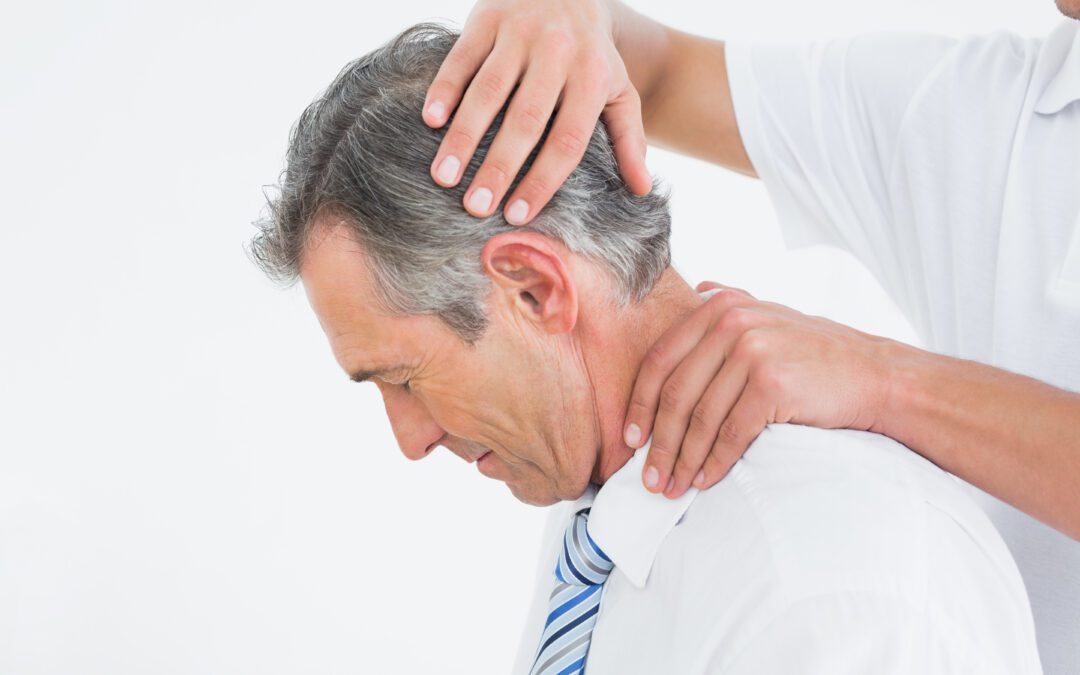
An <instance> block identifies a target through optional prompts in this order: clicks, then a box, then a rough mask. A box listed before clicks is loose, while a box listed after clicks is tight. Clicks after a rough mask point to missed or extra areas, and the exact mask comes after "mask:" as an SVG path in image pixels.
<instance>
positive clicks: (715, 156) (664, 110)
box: [612, 3, 756, 176]
mask: <svg viewBox="0 0 1080 675" xmlns="http://www.w3.org/2000/svg"><path fill="white" fill-rule="evenodd" d="M612 16H613V17H614V36H615V46H616V48H617V49H618V50H619V54H620V55H621V56H622V59H623V62H624V63H625V64H626V70H627V73H629V75H630V81H631V82H632V83H633V84H634V87H635V88H636V89H637V90H638V94H639V95H640V96H641V112H642V117H643V118H644V121H645V134H646V136H647V138H648V141H649V143H650V144H652V145H656V146H658V147H662V148H667V149H670V150H674V151H675V152H679V153H682V154H684V155H689V156H691V157H696V158H698V159H703V160H705V161H707V162H712V163H713V164H719V165H720V166H723V167H726V168H728V169H732V170H734V171H738V172H740V173H744V174H747V175H750V176H754V175H756V174H755V173H754V167H753V165H751V163H750V158H749V157H748V156H747V154H746V149H745V148H744V147H743V143H742V139H741V138H740V136H739V128H738V125H737V124H736V121H735V108H734V106H733V105H732V102H731V88H730V86H729V84H728V76H727V63H726V61H725V56H724V43H723V42H720V41H718V40H710V39H708V38H703V37H698V36H695V35H689V34H687V33H683V32H680V31H676V30H673V29H671V28H668V27H666V26H663V25H661V24H659V23H657V22H656V21H653V20H652V19H649V18H648V17H645V16H642V15H641V14H638V13H637V12H635V11H634V10H632V9H630V8H629V7H627V6H626V5H623V4H621V3H615V4H613V6H612Z"/></svg>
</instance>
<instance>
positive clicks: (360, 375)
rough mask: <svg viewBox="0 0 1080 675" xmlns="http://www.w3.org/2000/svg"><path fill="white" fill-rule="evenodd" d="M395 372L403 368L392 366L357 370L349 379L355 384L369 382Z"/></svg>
mask: <svg viewBox="0 0 1080 675" xmlns="http://www.w3.org/2000/svg"><path fill="white" fill-rule="evenodd" d="M395 370H401V366H391V367H389V368H376V369H375V370H357V371H356V372H353V373H351V374H350V375H349V379H350V380H352V381H353V382H367V381H368V380H370V379H371V378H373V377H379V376H380V375H385V374H386V373H392V372H394V371H395Z"/></svg>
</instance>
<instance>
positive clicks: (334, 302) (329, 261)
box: [300, 226, 407, 366]
mask: <svg viewBox="0 0 1080 675" xmlns="http://www.w3.org/2000/svg"><path fill="white" fill-rule="evenodd" d="M300 280H301V282H302V283H303V285H304V291H305V293H306V294H307V297H308V302H309V303H311V308H312V310H314V312H315V315H316V316H317V317H318V319H319V324H320V325H321V326H322V328H323V331H324V332H325V333H326V336H327V338H328V339H329V340H330V346H331V348H333V350H334V355H335V356H336V357H337V359H338V361H339V362H342V360H343V357H346V356H348V357H350V358H351V359H352V360H356V359H357V358H358V355H357V354H356V353H355V352H364V353H365V359H367V358H370V359H378V358H383V357H389V356H394V355H396V354H397V353H399V352H400V351H401V350H402V349H403V347H404V345H402V344H401V342H402V338H404V337H407V335H406V334H404V333H402V332H401V331H396V330H395V328H396V323H395V322H396V321H397V320H400V317H392V316H389V315H388V313H386V312H385V311H384V310H382V308H381V307H380V305H379V303H378V298H377V296H376V293H375V290H374V283H373V281H372V278H371V275H370V273H369V272H368V264H367V256H366V255H365V254H364V251H363V248H362V247H361V246H360V244H359V243H357V242H356V241H355V239H353V237H352V236H350V235H349V233H348V231H347V230H346V229H345V228H344V227H341V226H336V227H323V228H320V229H318V230H316V231H314V232H313V233H312V235H311V236H310V237H309V240H308V245H307V246H306V248H305V252H304V257H303V260H302V264H301V266H300ZM345 365H346V364H345V363H342V366H345Z"/></svg>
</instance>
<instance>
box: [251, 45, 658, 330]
mask: <svg viewBox="0 0 1080 675" xmlns="http://www.w3.org/2000/svg"><path fill="white" fill-rule="evenodd" d="M457 37H458V34H457V33H456V32H454V31H452V30H450V29H447V28H444V27H442V26H439V25H435V24H420V25H417V26H414V27H412V28H409V29H408V30H406V31H405V32H403V33H401V34H400V35H398V36H397V37H396V38H394V39H393V40H391V41H390V42H389V43H387V44H386V45H384V46H383V47H381V48H379V49H377V50H375V51H374V52H371V53H370V54H367V55H366V56H362V57H360V58H359V59H357V60H355V61H353V62H351V63H349V64H348V65H347V66H345V68H344V69H343V70H342V71H341V72H340V73H339V74H338V76H337V77H336V78H335V79H334V81H333V82H332V83H331V84H330V86H329V87H328V88H327V89H326V91H325V92H324V93H323V95H322V96H321V97H320V98H318V99H317V100H316V101H315V102H314V103H312V104H311V105H310V106H308V108H307V109H306V110H305V111H304V112H303V114H302V115H301V116H300V119H299V120H298V121H297V123H296V124H295V125H294V126H293V129H292V132H291V134H290V138H289V148H288V153H287V156H286V166H285V170H284V171H283V172H282V174H281V176H280V179H279V180H280V186H277V192H278V194H277V196H276V198H274V197H269V196H268V202H269V214H268V215H264V216H263V217H262V218H260V219H259V220H258V221H257V222H256V223H255V224H256V226H257V227H258V228H259V232H258V234H256V236H255V237H254V239H253V240H252V241H251V244H250V252H251V256H252V258H253V259H254V261H255V263H256V264H258V265H259V267H261V268H262V269H263V271H264V272H266V273H267V275H269V276H270V277H271V278H273V279H275V280H278V281H281V282H284V283H292V282H295V281H296V279H297V277H298V275H299V270H300V265H301V262H302V256H303V253H304V247H305V245H306V244H307V241H308V235H309V234H310V232H311V230H312V228H313V227H314V223H315V221H316V219H317V218H322V217H326V216H329V217H332V218H337V219H339V220H340V221H341V222H343V223H344V224H346V225H347V226H348V227H349V228H350V232H351V234H352V236H354V237H355V238H356V240H357V242H358V243H359V244H360V245H361V247H362V248H363V249H364V252H365V254H366V257H367V259H368V264H369V265H370V268H371V270H370V271H371V273H372V278H373V279H374V282H375V284H374V285H375V287H376V293H377V296H378V299H379V301H380V302H382V303H383V304H384V305H385V307H386V308H387V309H389V310H391V311H393V312H396V313H399V314H403V315H411V314H430V315H435V316H438V317H439V318H440V319H442V320H443V321H444V322H445V323H446V324H447V325H448V326H449V327H450V328H451V329H453V330H454V331H455V332H456V333H457V334H458V335H460V336H461V337H462V339H463V340H465V341H466V342H469V343H472V342H474V341H475V340H476V339H478V338H479V337H480V336H482V335H483V333H484V330H485V329H486V327H487V313H486V310H485V306H486V305H485V301H486V298H487V295H488V293H489V292H490V289H491V282H490V280H489V279H488V278H487V276H486V275H485V274H484V271H483V269H482V267H481V264H480V252H481V250H482V248H483V246H484V244H485V243H486V242H487V241H488V240H489V239H490V238H491V237H493V236H494V235H496V234H499V233H500V232H508V231H511V230H513V229H515V228H514V227H513V226H511V225H510V224H508V223H507V222H506V221H505V220H504V218H503V216H502V211H501V208H499V209H496V210H495V212H494V214H493V215H491V216H489V217H487V218H475V217H473V216H472V215H470V214H469V213H467V212H466V211H465V210H464V208H463V207H462V206H461V203H462V198H463V195H464V191H465V187H466V186H467V185H468V184H469V182H470V181H471V180H472V176H473V175H474V174H475V173H476V170H477V169H478V168H479V166H480V163H481V162H482V161H483V158H484V156H485V154H486V152H487V149H488V148H489V147H490V146H491V142H492V140H493V139H494V136H495V133H496V132H497V130H498V127H499V124H500V123H501V121H502V117H503V113H502V112H501V113H500V114H499V116H498V118H497V119H496V120H495V123H494V125H493V126H492V128H491V129H490V130H489V131H488V132H487V133H486V134H485V136H484V137H483V139H482V140H481V142H480V144H479V148H478V149H477V151H476V154H475V156H474V157H473V158H472V160H471V161H470V162H469V165H468V166H467V167H466V170H465V172H464V177H463V178H462V181H461V183H459V185H458V187H455V188H452V189H447V188H443V187H441V186H439V185H437V184H435V182H434V181H433V180H432V179H431V176H430V174H429V173H428V167H429V166H430V164H431V161H432V159H433V158H434V157H435V154H436V152H437V150H438V147H439V143H440V141H441V139H442V136H443V134H444V133H445V131H444V130H437V129H431V128H429V127H428V126H427V125H426V124H425V123H424V122H423V120H422V119H421V117H420V111H421V109H422V107H423V104H424V98H425V95H426V93H427V88H428V85H429V84H430V83H431V81H432V80H433V79H434V77H435V74H436V72H437V71H438V69H439V66H440V64H441V63H442V61H443V59H444V58H445V57H446V55H447V53H448V52H449V51H450V48H451V47H452V46H453V44H454V42H455V41H456V40H457ZM503 112H505V109H504V110H503ZM546 134H547V132H546V131H545V137H546ZM539 145H542V141H541V144H539ZM539 145H538V146H537V148H539ZM535 156H536V150H535V149H534V150H533V153H532V155H530V157H529V161H528V162H527V163H526V164H525V167H524V168H523V169H522V173H521V174H519V175H518V177H517V179H516V180H515V184H516V183H517V180H520V178H521V176H522V175H523V174H524V172H525V171H526V170H527V169H528V167H529V166H530V165H531V164H532V161H533V159H534V158H535ZM654 188H655V186H654ZM507 194H509V191H508V193H507ZM526 229H530V230H533V231H536V232H539V233H542V234H544V235H547V236H550V237H552V238H554V239H557V240H559V241H561V242H562V243H563V244H565V245H566V247H567V248H568V249H570V250H571V251H573V252H574V253H577V254H580V255H582V256H584V257H586V258H588V259H590V260H591V261H593V262H595V263H597V264H598V265H600V266H601V268H602V269H604V270H605V271H606V272H607V273H608V275H609V276H610V278H611V280H612V281H613V284H612V287H613V290H614V295H615V300H616V301H617V302H618V303H619V304H620V305H626V304H628V303H630V302H638V301H640V300H641V299H643V298H644V297H645V296H646V295H647V294H648V293H649V291H650V290H652V287H653V285H654V284H655V283H656V281H657V280H658V279H659V278H660V275H661V274H662V273H663V272H664V270H665V269H666V268H667V267H668V265H669V264H670V258H671V253H670V247H669V237H670V231H671V217H670V214H669V212H668V207H667V196H666V195H664V194H661V193H660V192H659V191H658V190H656V189H654V190H653V192H652V193H650V194H649V195H647V196H644V197H637V196H634V195H632V194H631V193H630V192H629V191H628V190H627V189H626V188H625V186H624V185H623V182H622V180H621V179H620V177H619V172H618V166H617V165H616V162H615V158H614V154H613V152H612V147H611V141H610V139H609V138H608V135H607V132H606V130H605V128H604V125H603V123H598V124H597V125H596V128H595V130H594V132H593V135H592V137H591V138H590V140H589V143H588V146H587V149H586V151H585V156H584V159H582V161H581V163H580V165H579V166H578V167H577V168H576V169H575V170H574V172H573V173H572V174H571V175H570V177H569V178H568V179H567V180H566V182H565V183H564V184H563V186H562V187H561V188H560V189H559V190H558V192H557V193H556V194H555V196H554V197H553V198H552V199H551V201H550V202H549V203H548V204H547V206H545V207H544V208H543V209H542V210H541V211H540V213H539V214H538V215H537V216H536V218H534V220H533V221H532V222H531V223H530V224H529V225H528V226H527V228H526Z"/></svg>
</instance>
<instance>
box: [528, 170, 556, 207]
mask: <svg viewBox="0 0 1080 675" xmlns="http://www.w3.org/2000/svg"><path fill="white" fill-rule="evenodd" d="M521 190H522V193H523V194H524V195H526V197H527V198H528V201H529V203H535V204H536V205H539V202H541V201H543V200H546V199H547V198H548V196H549V195H551V194H552V193H554V192H555V189H554V188H553V187H552V183H551V181H550V180H549V179H548V178H547V177H546V176H544V175H543V174H535V175H533V174H529V176H528V177H527V178H526V179H525V180H523V181H522V182H521Z"/></svg>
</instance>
